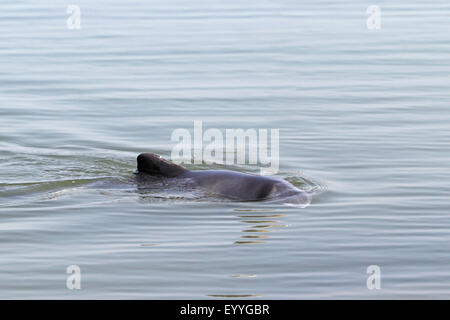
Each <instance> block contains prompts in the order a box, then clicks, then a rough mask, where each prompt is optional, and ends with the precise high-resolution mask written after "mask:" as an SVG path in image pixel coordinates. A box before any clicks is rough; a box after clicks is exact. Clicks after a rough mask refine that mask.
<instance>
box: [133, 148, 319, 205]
mask: <svg viewBox="0 0 450 320" xmlns="http://www.w3.org/2000/svg"><path fill="white" fill-rule="evenodd" d="M137 170H138V171H137V173H139V174H149V175H153V176H162V177H167V178H174V179H189V180H190V181H191V182H193V183H194V184H195V185H197V186H199V187H200V188H203V189H204V190H205V191H207V192H208V193H215V194H218V195H220V196H223V197H226V198H229V199H232V200H237V201H268V202H271V203H286V204H295V205H301V206H306V205H308V204H309V203H310V202H311V195H310V194H308V193H307V192H305V191H302V190H300V189H298V188H296V187H295V186H293V185H292V184H290V183H289V182H287V181H285V180H281V179H277V178H273V177H265V176H258V175H254V174H248V173H242V172H236V171H230V170H195V171H194V170H188V169H186V168H183V167H182V166H179V165H177V164H175V163H173V162H170V161H168V160H166V159H164V158H162V157H161V156H159V155H157V154H153V153H142V154H140V155H139V156H138V157H137Z"/></svg>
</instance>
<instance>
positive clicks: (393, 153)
mask: <svg viewBox="0 0 450 320" xmlns="http://www.w3.org/2000/svg"><path fill="white" fill-rule="evenodd" d="M71 4H74V5H78V6H79V7H80V9H81V29H79V30H77V29H68V28H67V26H66V20H67V18H68V17H69V14H68V13H67V12H66V10H67V6H68V5H71ZM369 5H378V6H379V7H380V8H381V29H379V30H369V29H368V28H367V26H366V20H367V18H368V17H369V15H368V14H367V13H366V9H367V7H368V6H369ZM0 28H1V33H0V244H1V245H0V298H13V299H15V298H33V299H34V298H64V299H65V298H67V299H79V298H88V299H90V298H94V299H100V298H107V299H109V298H113V299H115V298H150V299H161V298H193V299H204V298H214V297H221V298H222V297H223V298H226V297H246V298H254V299H259V298H265V299H300V298H302V299H303V298H313V299H316V298H317V299H323V298H331V299H340V298H356V299H361V298H368V299H380V298H389V299H390V298H394V299H397V298H450V254H449V252H450V211H449V207H450V201H449V194H450V183H449V180H450V150H449V142H450V130H449V121H450V110H449V108H450V76H449V74H450V3H449V2H448V1H444V0H443V1H426V2H423V1H416V0H414V1H408V2H405V1H381V0H380V1H376V2H373V1H370V2H367V1H356V0H352V1H345V2H341V3H334V2H329V1H309V2H306V1H288V0H280V1H275V0H274V1H269V0H262V1H261V0H258V1H256V0H255V1H237V0H229V1H214V0H213V1H197V0H194V1H162V0H161V1H135V0H128V1H118V0H115V1H111V0H108V1H106V0H104V1H102V0H89V1H87V0H74V1H69V2H61V1H48V0H46V1H31V0H27V1H9V0H8V1H7V0H3V1H2V3H1V4H0ZM194 120H201V121H203V125H204V127H205V128H218V129H221V130H225V129H226V128H244V129H248V128H278V129H280V171H279V173H278V176H279V177H282V178H287V179H288V180H290V181H292V182H293V183H296V184H297V185H299V186H305V185H303V182H304V181H309V182H310V184H309V187H311V186H312V187H313V188H314V190H316V192H315V194H314V197H313V201H312V203H311V205H310V206H309V207H307V208H304V209H300V208H292V207H286V206H274V205H267V204H264V203H251V204H249V203H232V202H223V201H199V200H195V199H193V198H190V197H189V196H188V195H184V194H183V193H182V192H181V193H180V192H179V191H177V192H175V191H173V192H172V191H171V190H167V192H165V193H164V192H163V193H162V194H152V193H151V192H140V191H139V190H138V189H137V186H136V184H135V183H133V179H134V177H133V171H134V170H135V166H136V164H135V159H136V156H137V155H138V154H139V153H140V152H154V153H158V154H161V155H163V156H165V157H169V156H170V152H171V149H172V147H173V146H174V142H172V141H171V140H170V137H171V133H172V131H173V130H174V129H176V128H186V129H189V130H192V129H193V121H194ZM196 167H197V168H199V169H211V168H212V166H208V165H204V166H196ZM190 168H194V166H193V165H192V166H190ZM233 169H235V170H240V171H246V172H252V171H256V170H258V167H257V166H239V165H238V166H235V167H233ZM69 265H78V266H79V267H80V269H81V289H80V290H69V289H67V288H66V279H67V277H68V274H66V268H67V267H68V266H69ZM370 265H377V266H379V267H380V270H381V289H380V290H368V288H367V286H366V280H367V277H368V274H367V273H366V270H367V267H368V266H370Z"/></svg>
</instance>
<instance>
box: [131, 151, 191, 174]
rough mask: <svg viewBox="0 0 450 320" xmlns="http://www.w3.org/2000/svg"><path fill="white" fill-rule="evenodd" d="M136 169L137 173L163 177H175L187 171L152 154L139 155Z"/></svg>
mask: <svg viewBox="0 0 450 320" xmlns="http://www.w3.org/2000/svg"><path fill="white" fill-rule="evenodd" d="M137 169H138V171H139V172H144V173H148V174H154V175H162V176H165V177H176V176H178V175H180V174H181V173H184V172H186V171H188V170H187V169H185V168H183V167H182V166H179V165H177V164H175V163H173V162H170V161H168V160H166V159H164V158H163V157H161V156H159V155H157V154H154V153H141V154H140V155H139V156H138V157H137Z"/></svg>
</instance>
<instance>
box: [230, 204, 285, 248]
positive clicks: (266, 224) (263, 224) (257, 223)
mask: <svg viewBox="0 0 450 320" xmlns="http://www.w3.org/2000/svg"><path fill="white" fill-rule="evenodd" d="M234 211H238V212H239V211H241V212H248V213H249V214H246V215H243V214H239V215H236V217H237V218H242V219H241V220H240V222H241V223H249V224H253V226H252V228H253V229H244V230H242V232H252V233H264V232H269V231H270V229H264V230H260V229H262V228H275V227H287V225H276V224H277V223H280V221H279V220H261V218H282V217H284V216H285V215H284V214H277V213H276V212H274V211H270V210H264V209H263V210H261V209H234ZM260 212H265V213H267V214H260ZM250 213H255V214H254V215H253V214H250ZM248 218H255V219H256V220H253V219H252V220H248ZM241 238H242V239H269V238H270V237H269V235H268V234H264V235H254V234H252V235H247V234H244V235H242V236H241ZM264 242H265V241H262V240H237V241H235V242H234V244H259V243H264Z"/></svg>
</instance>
